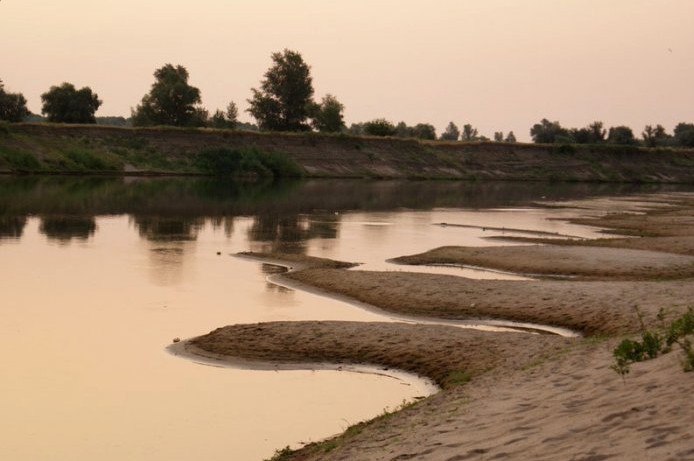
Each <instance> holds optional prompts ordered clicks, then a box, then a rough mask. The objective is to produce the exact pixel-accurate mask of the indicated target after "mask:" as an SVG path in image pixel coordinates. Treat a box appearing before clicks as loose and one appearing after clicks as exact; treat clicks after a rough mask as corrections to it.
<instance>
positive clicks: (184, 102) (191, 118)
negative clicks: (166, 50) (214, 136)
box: [132, 64, 207, 126]
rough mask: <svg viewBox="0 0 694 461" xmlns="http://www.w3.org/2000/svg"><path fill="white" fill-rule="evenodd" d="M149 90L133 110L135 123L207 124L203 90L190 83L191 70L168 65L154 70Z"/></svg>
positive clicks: (135, 124) (144, 124) (149, 124)
mask: <svg viewBox="0 0 694 461" xmlns="http://www.w3.org/2000/svg"><path fill="white" fill-rule="evenodd" d="M154 78H155V82H154V83H153V84H152V88H151V89H150V90H149V93H147V94H146V95H144V96H143V97H142V101H141V102H140V104H139V105H138V106H137V107H136V108H135V109H134V110H133V111H132V121H133V125H134V126H153V125H171V126H204V125H205V121H206V119H207V111H205V110H204V109H202V108H201V107H200V106H199V105H198V104H200V101H201V98H200V90H199V89H198V88H196V87H194V86H192V85H190V84H189V83H188V78H189V75H188V70H186V68H185V67H183V66H180V65H179V66H174V65H173V64H166V65H164V66H163V67H161V68H159V69H157V70H156V71H154Z"/></svg>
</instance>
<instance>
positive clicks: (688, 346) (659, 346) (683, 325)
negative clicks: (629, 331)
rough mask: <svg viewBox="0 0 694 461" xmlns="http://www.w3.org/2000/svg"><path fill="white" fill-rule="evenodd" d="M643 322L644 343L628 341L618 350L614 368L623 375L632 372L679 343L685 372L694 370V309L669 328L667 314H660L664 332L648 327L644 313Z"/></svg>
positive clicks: (642, 335) (614, 354)
mask: <svg viewBox="0 0 694 461" xmlns="http://www.w3.org/2000/svg"><path fill="white" fill-rule="evenodd" d="M637 315H638V316H639V322H640V323H641V341H634V340H632V339H625V340H623V341H622V342H620V343H619V345H618V346H617V347H616V348H615V349H614V351H613V353H612V354H613V356H614V358H615V363H614V364H613V365H612V369H613V370H614V371H616V372H617V373H619V374H620V375H622V376H625V375H626V374H628V373H629V370H630V365H631V364H632V363H635V362H642V361H644V360H650V359H654V358H656V357H658V356H659V355H661V354H666V353H668V352H670V351H671V350H672V347H673V346H674V345H675V344H677V345H678V346H679V347H680V349H681V350H682V352H683V354H684V357H683V369H684V371H694V347H693V346H692V339H694V310H693V309H692V308H691V307H690V308H689V309H687V312H685V313H684V314H682V315H681V316H680V317H678V318H676V319H675V320H673V321H672V322H671V323H670V324H669V325H665V322H664V318H665V312H664V310H663V309H661V310H660V312H659V313H658V320H659V322H660V326H661V328H660V330H661V331H653V330H650V329H648V328H646V326H645V324H644V322H643V318H642V316H641V314H640V313H638V312H637Z"/></svg>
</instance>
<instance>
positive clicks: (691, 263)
mask: <svg viewBox="0 0 694 461" xmlns="http://www.w3.org/2000/svg"><path fill="white" fill-rule="evenodd" d="M393 261H394V262H397V263H400V264H413V265H426V264H456V265H461V266H476V267H486V268H490V269H496V270H502V271H508V272H514V273H519V274H523V275H531V276H533V275H534V276H545V277H546V276H550V277H571V278H575V279H580V280H606V279H609V280H653V279H656V280H657V279H684V278H692V277H694V256H685V255H677V254H671V253H663V252H658V251H647V250H633V249H624V248H600V247H591V246H580V247H578V246H560V245H533V246H501V247H492V248H487V247H482V248H480V247H441V248H436V249H434V250H430V251H427V252H426V253H422V254H419V255H412V256H403V257H399V258H395V259H393Z"/></svg>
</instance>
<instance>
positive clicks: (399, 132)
mask: <svg viewBox="0 0 694 461" xmlns="http://www.w3.org/2000/svg"><path fill="white" fill-rule="evenodd" d="M394 135H395V136H396V137H398V138H414V129H413V128H412V127H411V126H407V123H405V122H399V123H398V124H397V125H396V126H395V133H394Z"/></svg>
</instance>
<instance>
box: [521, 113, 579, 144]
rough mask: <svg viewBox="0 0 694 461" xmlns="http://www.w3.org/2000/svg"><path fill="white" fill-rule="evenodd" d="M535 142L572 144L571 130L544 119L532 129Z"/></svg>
mask: <svg viewBox="0 0 694 461" xmlns="http://www.w3.org/2000/svg"><path fill="white" fill-rule="evenodd" d="M530 136H532V138H533V142H536V143H543V144H552V143H555V142H571V135H570V133H569V130H567V129H566V128H562V126H561V125H560V124H559V122H550V121H549V120H547V119H546V118H543V119H542V120H541V121H540V123H536V124H535V125H533V127H532V128H531V129H530Z"/></svg>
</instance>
